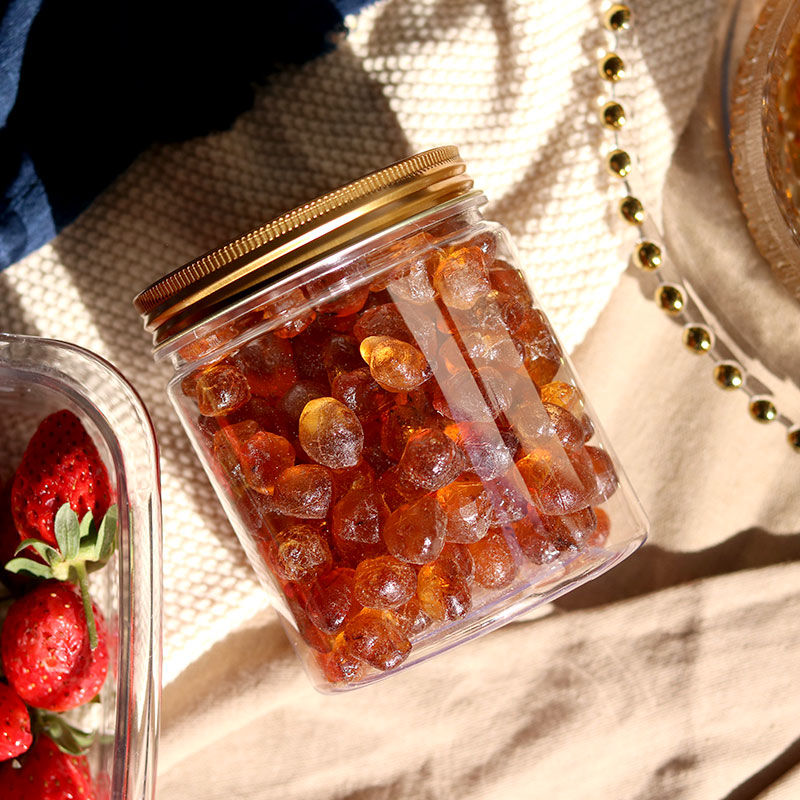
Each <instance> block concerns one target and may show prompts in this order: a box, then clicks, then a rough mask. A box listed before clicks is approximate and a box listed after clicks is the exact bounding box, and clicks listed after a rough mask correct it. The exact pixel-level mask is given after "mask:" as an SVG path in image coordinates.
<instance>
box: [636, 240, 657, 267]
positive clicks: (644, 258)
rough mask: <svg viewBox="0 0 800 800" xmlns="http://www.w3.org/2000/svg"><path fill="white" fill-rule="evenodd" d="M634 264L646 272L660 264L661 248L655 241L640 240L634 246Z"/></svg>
mask: <svg viewBox="0 0 800 800" xmlns="http://www.w3.org/2000/svg"><path fill="white" fill-rule="evenodd" d="M635 255H636V265H637V266H638V267H640V268H641V269H643V270H645V271H646V272H654V271H655V270H657V269H658V268H659V267H660V266H661V248H660V247H659V246H658V245H657V244H656V243H655V242H640V243H639V244H638V245H637V246H636V251H635Z"/></svg>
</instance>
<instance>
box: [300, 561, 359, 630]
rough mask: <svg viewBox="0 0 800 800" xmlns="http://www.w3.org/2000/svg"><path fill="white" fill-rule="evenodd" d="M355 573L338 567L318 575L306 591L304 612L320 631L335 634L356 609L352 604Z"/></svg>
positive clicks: (353, 603) (354, 604) (355, 605)
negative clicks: (305, 611)
mask: <svg viewBox="0 0 800 800" xmlns="http://www.w3.org/2000/svg"><path fill="white" fill-rule="evenodd" d="M354 579H355V572H354V570H352V569H348V568H347V567H338V568H336V569H332V570H330V571H328V572H326V573H324V574H322V575H320V576H319V577H318V578H317V579H316V580H315V581H314V583H313V584H312V585H311V587H310V588H309V590H308V597H307V599H306V610H307V612H308V617H309V619H310V620H311V621H312V622H313V623H314V625H316V626H317V627H318V628H319V629H320V630H321V631H324V632H325V633H336V632H337V631H339V630H340V629H341V627H342V626H343V625H344V623H345V622H346V621H347V619H348V617H350V616H352V615H353V612H354V610H355V609H357V608H358V606H357V604H356V603H355V602H354V596H353V581H354Z"/></svg>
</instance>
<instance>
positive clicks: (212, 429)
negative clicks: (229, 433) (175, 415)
mask: <svg viewBox="0 0 800 800" xmlns="http://www.w3.org/2000/svg"><path fill="white" fill-rule="evenodd" d="M196 424H197V429H198V430H199V431H200V433H201V435H202V436H203V438H204V439H205V440H206V442H207V443H209V444H211V443H212V442H213V440H214V436H215V435H216V433H217V432H218V431H219V429H220V426H219V421H218V420H217V418H216V417H204V416H203V415H202V414H199V415H198V417H197V419H196Z"/></svg>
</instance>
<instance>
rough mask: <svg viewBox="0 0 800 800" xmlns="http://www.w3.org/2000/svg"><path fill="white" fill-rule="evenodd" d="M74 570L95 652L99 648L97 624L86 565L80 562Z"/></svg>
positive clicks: (92, 647)
mask: <svg viewBox="0 0 800 800" xmlns="http://www.w3.org/2000/svg"><path fill="white" fill-rule="evenodd" d="M73 568H74V570H75V572H76V573H77V574H78V586H80V587H81V600H82V601H83V613H84V614H85V615H86V625H87V627H88V629H89V647H90V648H91V649H92V650H94V649H95V648H96V647H97V624H96V623H95V620H94V611H92V598H91V596H90V595H89V581H88V580H87V579H86V564H85V563H83V562H79V563H77V564H75V565H74V566H73Z"/></svg>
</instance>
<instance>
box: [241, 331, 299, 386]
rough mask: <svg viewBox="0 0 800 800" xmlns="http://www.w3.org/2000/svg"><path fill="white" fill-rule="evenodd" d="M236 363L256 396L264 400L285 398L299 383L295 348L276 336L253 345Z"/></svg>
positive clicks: (266, 337) (244, 349)
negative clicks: (297, 382)
mask: <svg viewBox="0 0 800 800" xmlns="http://www.w3.org/2000/svg"><path fill="white" fill-rule="evenodd" d="M233 360H234V362H235V363H236V366H237V367H238V368H239V369H240V370H241V371H242V372H243V373H244V375H245V377H246V378H247V382H248V384H249V385H250V389H251V391H252V392H253V394H257V395H260V396H261V397H281V396H282V395H283V394H285V393H286V392H287V391H288V390H289V389H290V388H291V387H292V386H293V385H294V383H295V382H296V381H297V370H296V369H295V366H294V357H293V354H292V346H291V345H290V344H289V342H287V341H286V340H284V339H280V338H276V337H275V336H274V335H273V334H272V333H265V334H264V335H263V336H259V337H258V338H257V339H254V340H253V341H252V342H249V343H248V344H247V345H246V346H245V347H242V348H241V350H239V352H238V353H236V355H235V356H233Z"/></svg>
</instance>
